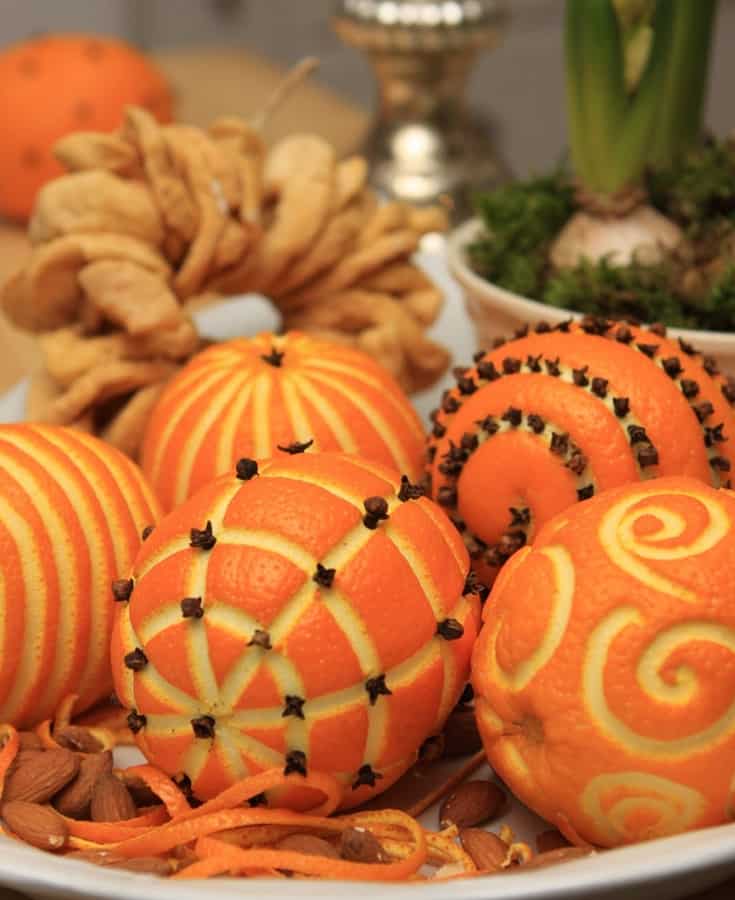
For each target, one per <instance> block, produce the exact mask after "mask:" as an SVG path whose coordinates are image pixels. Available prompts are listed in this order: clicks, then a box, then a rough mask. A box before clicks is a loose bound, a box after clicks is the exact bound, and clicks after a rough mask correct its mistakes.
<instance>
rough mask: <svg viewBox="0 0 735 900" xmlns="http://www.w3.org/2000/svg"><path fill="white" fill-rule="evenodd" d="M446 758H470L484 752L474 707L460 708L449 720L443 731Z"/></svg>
mask: <svg viewBox="0 0 735 900" xmlns="http://www.w3.org/2000/svg"><path fill="white" fill-rule="evenodd" d="M442 737H443V739H444V756H445V757H446V758H447V759H452V758H454V757H457V756H470V755H471V754H472V753H477V752H478V750H482V738H481V737H480V732H479V731H478V730H477V722H476V720H475V711H474V709H473V708H472V707H468V706H465V707H458V708H456V709H455V710H454V711H453V712H452V714H451V715H450V716H449V718H448V719H447V721H446V723H445V725H444V729H443V730H442Z"/></svg>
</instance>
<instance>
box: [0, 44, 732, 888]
mask: <svg viewBox="0 0 735 900" xmlns="http://www.w3.org/2000/svg"><path fill="white" fill-rule="evenodd" d="M157 58H158V61H159V63H160V64H161V65H162V66H163V68H164V69H165V70H166V72H167V74H168V75H169V77H170V79H171V81H172V83H173V85H174V90H175V92H176V94H177V98H178V115H179V117H180V118H181V119H182V120H183V121H188V122H192V123H194V124H199V125H204V124H206V123H207V122H208V121H209V120H211V119H213V118H215V117H216V116H217V115H220V114H224V113H236V114H241V115H246V116H247V115H251V114H253V113H255V112H257V110H258V109H259V108H260V106H261V104H262V102H263V98H264V97H267V96H268V94H269V93H270V91H271V90H272V89H273V88H274V87H275V86H276V84H278V82H279V80H280V78H281V77H282V74H283V73H282V71H281V70H280V69H278V68H277V67H275V66H273V65H272V64H271V63H269V62H267V61H265V60H263V59H261V58H259V57H257V56H254V55H253V54H252V53H243V52H239V51H235V50H229V51H223V50H222V49H217V50H201V51H192V50H188V51H185V52H176V51H169V52H165V53H161V54H157ZM367 121H368V119H367V115H366V113H365V112H364V111H363V110H361V109H358V108H356V107H355V106H354V105H352V104H350V103H349V102H347V101H345V100H344V99H342V98H341V97H339V96H337V95H336V94H334V93H332V92H331V91H329V90H327V89H325V88H324V87H322V86H317V85H314V84H306V85H304V86H303V87H302V88H301V89H300V93H299V95H298V96H294V97H292V98H290V99H289V100H287V101H286V103H284V105H283V107H282V109H281V110H280V112H279V114H278V115H277V116H276V117H274V119H273V120H272V121H271V122H269V124H268V126H267V134H266V136H267V137H268V138H269V139H277V138H278V137H279V136H280V135H282V134H284V133H286V132H287V131H300V130H309V131H315V130H316V131H319V132H320V133H321V134H323V135H324V136H325V137H327V138H329V139H330V140H331V141H332V143H333V144H334V145H335V147H336V148H337V149H338V150H339V151H340V152H343V153H346V152H349V151H351V150H353V149H355V148H356V147H358V146H359V142H360V139H361V137H362V135H363V134H364V132H365V128H366V126H367ZM27 253H28V242H27V239H26V237H25V234H24V232H23V230H22V229H20V228H18V227H17V226H14V225H11V224H8V223H2V222H0V283H2V282H3V281H4V280H5V278H7V277H8V276H9V275H10V274H12V273H13V272H14V271H15V270H16V269H17V268H19V266H20V265H21V264H22V261H23V259H24V257H25V255H26V254H27ZM0 347H2V353H0V391H4V390H6V389H7V388H8V387H10V386H11V385H12V384H14V383H15V382H16V381H17V380H19V379H20V378H21V377H23V376H24V375H27V374H28V373H29V372H30V371H33V369H34V368H35V367H36V366H37V365H38V358H39V357H38V350H37V347H36V342H35V340H34V339H33V338H32V337H29V336H28V335H26V334H23V333H21V332H19V331H17V330H16V329H14V328H12V327H11V326H10V325H9V324H8V323H7V321H6V320H5V319H4V318H3V317H2V316H0ZM19 898H22V895H20V894H18V893H16V892H15V891H10V890H7V889H5V888H2V887H0V900H19ZM733 898H735V879H732V880H730V881H728V882H727V883H725V884H723V885H721V886H719V887H717V888H713V889H710V890H708V891H705V892H704V893H700V894H697V895H696V896H695V897H690V898H687V900H733ZM652 900H653V898H652Z"/></svg>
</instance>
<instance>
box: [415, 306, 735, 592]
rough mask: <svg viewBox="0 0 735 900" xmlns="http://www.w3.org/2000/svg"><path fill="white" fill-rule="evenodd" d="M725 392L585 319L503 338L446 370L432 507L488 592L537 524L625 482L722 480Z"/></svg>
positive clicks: (672, 349) (733, 431)
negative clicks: (453, 380) (448, 386)
mask: <svg viewBox="0 0 735 900" xmlns="http://www.w3.org/2000/svg"><path fill="white" fill-rule="evenodd" d="M733 399H735V393H734V392H733V389H732V388H731V386H730V385H729V384H728V383H727V382H725V380H724V379H723V378H722V377H721V376H719V375H718V374H717V372H716V367H715V364H714V362H713V361H712V360H708V359H703V358H702V357H701V356H699V355H698V354H696V353H695V352H694V351H693V350H692V348H690V347H689V346H688V345H686V344H684V345H681V346H680V345H679V344H677V343H674V342H673V341H670V340H668V339H667V338H665V337H663V336H662V335H661V334H660V332H659V331H658V330H656V331H646V330H644V329H641V328H634V327H632V326H628V325H622V324H620V323H611V322H606V321H599V320H597V319H590V320H585V321H584V322H583V323H582V325H570V324H569V323H565V324H564V325H563V326H561V329H560V330H556V331H550V330H549V326H548V325H540V326H539V327H538V330H537V331H536V333H530V334H527V335H525V336H523V337H520V338H518V339H516V340H513V341H511V342H509V343H507V344H504V345H503V346H501V347H498V348H496V349H495V350H493V351H492V352H491V353H484V352H481V353H478V354H477V355H476V358H475V365H474V366H472V367H471V368H469V369H467V370H463V371H461V372H460V374H459V378H458V383H457V387H455V388H453V389H452V390H450V391H448V392H447V393H446V394H445V396H444V397H443V399H442V403H441V408H440V409H439V410H438V411H437V412H436V413H435V416H434V429H433V434H432V437H431V438H430V443H429V460H430V464H429V467H430V476H431V482H432V495H433V497H434V498H435V499H436V500H437V501H438V502H439V503H440V504H442V506H443V507H444V508H445V509H446V510H447V512H448V513H449V514H450V516H451V517H452V518H453V520H454V521H455V523H456V525H457V527H458V528H459V529H460V530H461V531H462V533H463V535H464V538H465V541H466V543H467V546H468V548H469V550H470V554H471V556H472V558H473V561H474V567H475V568H476V570H477V573H478V575H479V576H480V577H481V578H483V579H484V580H486V581H487V582H488V583H490V582H491V581H492V579H493V578H494V576H495V573H496V572H497V570H498V568H499V567H500V566H501V565H502V564H503V562H505V560H506V559H508V557H509V556H511V554H512V553H513V552H514V551H515V550H517V549H518V548H519V547H520V546H523V544H525V543H526V541H529V540H532V539H533V536H534V534H535V533H536V532H537V531H538V529H539V528H540V527H541V526H543V524H544V522H546V521H548V519H549V518H551V517H552V516H554V515H556V514H557V513H559V512H561V511H562V510H564V509H566V508H567V507H568V506H570V505H571V504H573V503H576V502H577V501H578V500H584V499H587V498H589V497H591V496H592V495H594V494H595V493H597V492H599V491H604V490H606V489H608V488H612V487H617V486H618V485H622V484H626V483H627V482H630V481H637V480H639V479H647V478H652V477H656V476H665V475H690V476H692V477H695V478H699V479H701V480H702V481H703V482H707V483H711V484H713V485H714V486H718V485H720V484H728V483H729V478H730V470H731V468H732V466H733V464H735V439H733V438H735V421H734V420H733V413H732V410H731V408H730V403H731V402H732V400H733Z"/></svg>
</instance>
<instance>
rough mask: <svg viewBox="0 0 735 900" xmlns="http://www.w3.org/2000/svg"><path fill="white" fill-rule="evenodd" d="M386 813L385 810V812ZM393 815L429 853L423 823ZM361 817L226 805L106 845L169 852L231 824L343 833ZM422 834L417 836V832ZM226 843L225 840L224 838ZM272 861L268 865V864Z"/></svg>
mask: <svg viewBox="0 0 735 900" xmlns="http://www.w3.org/2000/svg"><path fill="white" fill-rule="evenodd" d="M382 814H383V815H385V813H382ZM375 815H377V814H376V813H365V814H364V817H360V819H359V820H358V821H359V823H360V824H361V825H363V826H365V825H368V824H369V822H370V821H371V819H370V818H367V817H370V816H375ZM390 815H391V816H392V817H393V818H394V820H395V821H396V822H398V823H399V824H401V825H404V824H405V827H406V830H407V831H408V833H409V835H411V836H412V837H414V839H415V840H418V841H419V843H420V845H421V847H422V848H423V851H422V852H423V857H424V859H425V857H426V840H425V838H424V832H423V829H422V828H421V826H420V825H419V824H418V822H416V821H415V820H414V819H412V818H411V817H410V816H407V815H406V814H405V813H402V812H399V811H398V810H390ZM356 819H357V817H355V816H351V817H350V818H349V819H342V818H335V819H329V818H325V817H323V816H310V815H307V814H304V813H297V812H292V811H291V810H288V809H261V808H257V809H243V808H240V809H225V810H220V811H218V812H214V813H209V814H208V815H205V816H200V817H199V818H189V819H186V820H185V821H178V822H173V821H172V822H169V823H167V824H166V825H161V826H159V827H158V828H154V829H151V830H150V831H148V832H147V833H146V834H142V835H138V836H136V837H132V838H129V839H128V840H125V841H121V842H120V843H118V844H108V845H106V848H105V849H108V850H112V851H114V852H115V853H118V854H120V855H121V856H125V857H128V858H132V857H135V856H159V855H160V854H162V853H167V852H168V851H169V850H172V849H173V848H174V847H176V846H178V845H179V844H188V843H190V842H191V841H194V840H196V839H197V838H200V837H207V836H208V835H211V834H215V833H216V832H218V831H226V830H228V829H230V828H239V827H242V826H243V825H294V826H296V827H297V828H299V829H300V830H303V829H308V828H319V829H321V830H324V831H328V832H333V833H340V832H342V831H344V829H345V828H349V827H351V826H352V825H354V824H355V820H356ZM417 835H418V836H420V837H416V836H417ZM222 843H224V841H223V842H222ZM268 867H269V864H268V865H266V868H268Z"/></svg>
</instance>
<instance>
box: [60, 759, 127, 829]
mask: <svg viewBox="0 0 735 900" xmlns="http://www.w3.org/2000/svg"><path fill="white" fill-rule="evenodd" d="M111 772H112V753H110V751H109V750H106V751H105V752H104V753H95V754H92V755H90V756H84V757H82V759H81V762H80V764H79V774H78V775H77V777H76V778H75V779H74V781H72V782H71V783H70V784H68V785H67V786H66V787H65V788H64V789H63V790H62V791H60V792H59V793H58V794H57V795H56V796H55V797H54V799H53V801H52V802H53V805H54V807H55V808H56V809H57V810H58V811H59V812H60V813H61V814H62V816H68V817H69V818H70V819H88V818H89V815H90V805H91V803H92V794H93V793H94V788H95V785H96V784H97V781H98V780H99V779H100V777H101V776H102V775H109V774H111Z"/></svg>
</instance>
